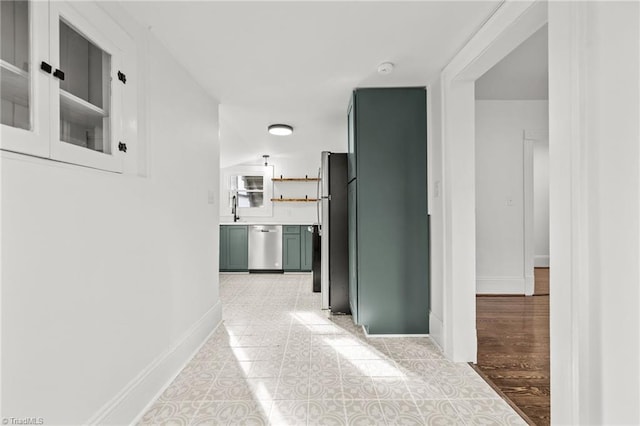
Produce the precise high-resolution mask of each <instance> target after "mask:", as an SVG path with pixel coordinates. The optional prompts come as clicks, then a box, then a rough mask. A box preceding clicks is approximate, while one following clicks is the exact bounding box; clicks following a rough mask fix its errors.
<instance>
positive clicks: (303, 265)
mask: <svg viewBox="0 0 640 426" xmlns="http://www.w3.org/2000/svg"><path fill="white" fill-rule="evenodd" d="M312 262H313V227H311V226H301V227H300V270H301V271H304V272H311V269H312V266H313V265H312Z"/></svg>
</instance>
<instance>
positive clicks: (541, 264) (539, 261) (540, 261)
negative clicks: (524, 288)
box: [533, 255, 549, 268]
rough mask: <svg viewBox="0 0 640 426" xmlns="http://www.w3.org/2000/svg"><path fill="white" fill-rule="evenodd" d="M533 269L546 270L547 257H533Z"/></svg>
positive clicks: (547, 265) (547, 264)
mask: <svg viewBox="0 0 640 426" xmlns="http://www.w3.org/2000/svg"><path fill="white" fill-rule="evenodd" d="M533 267H534V268H548V267H549V255H535V256H534V257H533Z"/></svg>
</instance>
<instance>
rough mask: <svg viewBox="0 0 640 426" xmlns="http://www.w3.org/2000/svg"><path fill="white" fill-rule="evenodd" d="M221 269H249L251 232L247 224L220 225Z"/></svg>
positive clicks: (240, 270) (236, 270)
mask: <svg viewBox="0 0 640 426" xmlns="http://www.w3.org/2000/svg"><path fill="white" fill-rule="evenodd" d="M220 270H221V271H234V272H246V271H248V270H249V233H248V229H247V227H246V226H243V225H223V226H220Z"/></svg>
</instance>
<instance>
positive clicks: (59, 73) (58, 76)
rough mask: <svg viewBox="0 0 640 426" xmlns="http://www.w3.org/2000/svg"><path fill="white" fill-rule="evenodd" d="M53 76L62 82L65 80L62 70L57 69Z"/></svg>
mask: <svg viewBox="0 0 640 426" xmlns="http://www.w3.org/2000/svg"><path fill="white" fill-rule="evenodd" d="M53 76H54V77H57V78H58V79H60V80H64V72H63V71H62V70H60V69H57V68H56V70H55V71H54V72H53Z"/></svg>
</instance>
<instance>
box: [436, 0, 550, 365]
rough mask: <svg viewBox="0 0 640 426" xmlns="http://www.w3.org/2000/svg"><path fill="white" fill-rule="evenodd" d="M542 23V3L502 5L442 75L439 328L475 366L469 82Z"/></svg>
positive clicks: (454, 352) (455, 356)
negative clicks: (441, 275) (440, 308)
mask: <svg viewBox="0 0 640 426" xmlns="http://www.w3.org/2000/svg"><path fill="white" fill-rule="evenodd" d="M546 22H547V4H546V2H544V1H506V2H505V3H503V4H502V5H501V6H500V7H499V8H498V9H497V10H496V11H495V13H494V14H493V15H492V16H491V18H489V20H487V22H486V23H485V24H484V25H483V26H482V28H480V30H479V31H478V32H477V33H476V34H475V35H474V36H473V37H472V38H471V40H470V41H469V42H468V43H467V44H466V45H465V46H464V48H463V49H462V50H461V51H460V52H458V54H457V55H456V56H455V57H454V58H453V60H452V61H451V62H450V63H449V65H447V66H446V67H445V68H444V70H443V71H442V74H441V77H440V88H441V93H440V98H441V104H442V117H441V120H442V121H441V126H442V170H443V176H442V181H443V190H442V198H443V200H442V202H443V225H442V227H443V229H442V232H443V235H444V238H443V241H442V247H441V250H442V265H441V267H442V270H443V321H442V323H443V325H442V337H441V339H440V340H441V341H440V342H439V343H440V344H441V346H442V347H443V349H444V351H445V353H446V355H447V357H449V358H450V359H452V360H454V361H466V362H476V356H477V335H476V305H475V296H476V244H475V235H476V224H475V220H476V217H475V204H476V203H475V80H477V79H478V78H479V77H480V76H482V75H483V74H484V73H485V72H487V71H488V70H489V69H490V68H491V67H493V66H494V65H495V64H496V63H498V62H499V61H501V60H502V59H503V58H504V57H505V56H506V55H508V54H509V53H510V52H511V51H513V49H515V48H516V47H518V46H519V45H520V44H522V42H523V41H525V40H526V39H527V38H529V37H530V36H531V35H532V34H533V33H535V32H536V31H538V30H539V29H540V28H541V27H542V26H543V25H544V24H545V23H546Z"/></svg>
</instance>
